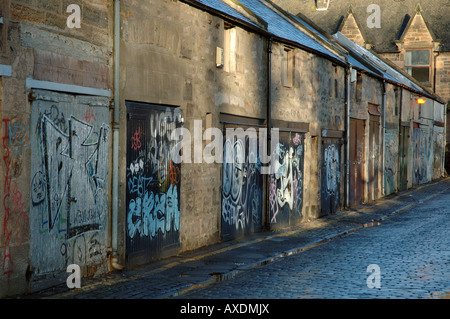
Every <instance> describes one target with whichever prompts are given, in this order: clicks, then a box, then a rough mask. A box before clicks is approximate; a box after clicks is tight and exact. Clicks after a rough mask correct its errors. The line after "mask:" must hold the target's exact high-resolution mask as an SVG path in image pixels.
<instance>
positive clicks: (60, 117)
mask: <svg viewBox="0 0 450 319" xmlns="http://www.w3.org/2000/svg"><path fill="white" fill-rule="evenodd" d="M43 116H46V117H47V118H48V119H49V120H50V121H52V122H53V124H54V125H55V126H56V127H58V128H59V129H60V130H61V131H62V132H66V131H67V123H66V118H65V117H64V113H63V112H60V111H59V108H58V106H57V105H55V104H52V105H51V107H50V108H49V109H47V110H44V111H43V112H41V113H39V119H41V118H42V117H43ZM41 124H42V122H41V121H37V123H36V134H39V133H40V132H41Z"/></svg>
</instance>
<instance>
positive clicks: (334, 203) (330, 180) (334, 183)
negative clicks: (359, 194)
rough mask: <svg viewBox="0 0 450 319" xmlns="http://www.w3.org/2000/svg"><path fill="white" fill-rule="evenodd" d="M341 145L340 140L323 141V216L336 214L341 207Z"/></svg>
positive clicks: (326, 139)
mask: <svg viewBox="0 0 450 319" xmlns="http://www.w3.org/2000/svg"><path fill="white" fill-rule="evenodd" d="M340 145H341V142H340V140H338V139H332V138H324V139H323V159H322V181H321V200H320V204H321V214H322V215H328V214H330V213H335V212H336V211H337V210H338V209H339V206H340V198H339V197H340V179H341V172H340V167H341V166H340V164H341V161H340Z"/></svg>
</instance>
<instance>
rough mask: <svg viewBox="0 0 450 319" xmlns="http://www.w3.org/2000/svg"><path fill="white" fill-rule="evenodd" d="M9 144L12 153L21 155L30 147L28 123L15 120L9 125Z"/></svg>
mask: <svg viewBox="0 0 450 319" xmlns="http://www.w3.org/2000/svg"><path fill="white" fill-rule="evenodd" d="M8 130H9V145H10V148H11V155H20V154H22V152H23V151H24V150H25V149H26V148H28V143H27V141H28V125H24V124H22V123H21V122H18V121H17V122H14V123H11V124H10V125H9V128H8Z"/></svg>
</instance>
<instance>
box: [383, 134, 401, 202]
mask: <svg viewBox="0 0 450 319" xmlns="http://www.w3.org/2000/svg"><path fill="white" fill-rule="evenodd" d="M385 140H386V156H385V164H384V178H385V186H384V188H385V194H391V193H393V192H394V191H395V178H396V176H397V166H398V145H397V143H396V141H395V139H394V134H392V133H386V137H385Z"/></svg>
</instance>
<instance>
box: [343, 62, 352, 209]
mask: <svg viewBox="0 0 450 319" xmlns="http://www.w3.org/2000/svg"><path fill="white" fill-rule="evenodd" d="M351 74H352V67H351V66H349V67H347V68H345V81H346V85H345V189H344V193H345V206H346V207H347V208H349V207H350V91H351V90H350V85H351Z"/></svg>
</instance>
